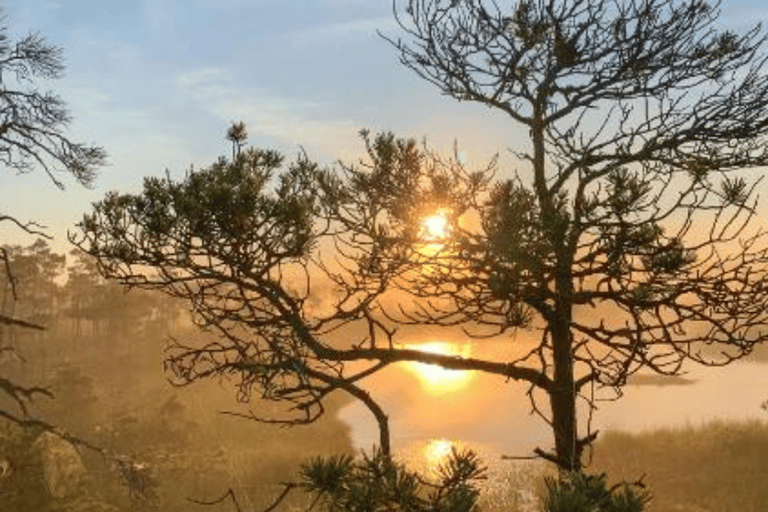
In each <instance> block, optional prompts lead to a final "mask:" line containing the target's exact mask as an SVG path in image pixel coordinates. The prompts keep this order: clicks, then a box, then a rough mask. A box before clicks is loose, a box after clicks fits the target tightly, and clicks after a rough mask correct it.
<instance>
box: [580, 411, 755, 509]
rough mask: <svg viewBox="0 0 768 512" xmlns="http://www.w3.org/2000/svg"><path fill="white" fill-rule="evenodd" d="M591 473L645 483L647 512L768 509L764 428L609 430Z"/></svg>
mask: <svg viewBox="0 0 768 512" xmlns="http://www.w3.org/2000/svg"><path fill="white" fill-rule="evenodd" d="M589 471H594V472H602V471H605V472H607V473H608V475H609V478H610V479H611V481H620V480H627V481H633V480H636V479H637V478H638V477H640V476H641V475H643V474H645V475H646V478H645V479H644V481H645V482H646V483H647V484H648V485H649V487H650V488H651V490H652V491H653V494H654V501H653V504H652V506H651V508H650V512H673V511H675V512H683V511H685V512H689V511H690V512H693V511H697V512H735V511H738V512H765V511H768V485H766V484H767V483H768V424H766V423H765V422H761V421H750V422H724V421H717V422H713V423H709V424H706V425H704V426H701V427H686V428H678V429H663V430H658V431H654V432H649V433H644V434H627V433H621V432H608V433H606V434H605V435H603V436H602V437H601V438H600V440H599V441H598V443H597V444H596V446H595V449H594V459H593V464H592V465H591V466H590V468H589Z"/></svg>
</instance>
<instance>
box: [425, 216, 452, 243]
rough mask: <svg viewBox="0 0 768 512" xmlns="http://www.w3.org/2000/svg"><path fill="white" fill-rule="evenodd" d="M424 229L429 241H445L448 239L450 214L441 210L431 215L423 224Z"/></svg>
mask: <svg viewBox="0 0 768 512" xmlns="http://www.w3.org/2000/svg"><path fill="white" fill-rule="evenodd" d="M422 225H423V227H424V232H423V233H424V234H423V236H424V238H425V239H426V240H428V241H436V240H443V239H445V238H447V237H448V234H449V231H450V224H449V222H448V212H446V211H445V210H439V211H438V212H437V213H435V214H433V215H430V216H429V217H427V218H426V219H424V221H423V222H422Z"/></svg>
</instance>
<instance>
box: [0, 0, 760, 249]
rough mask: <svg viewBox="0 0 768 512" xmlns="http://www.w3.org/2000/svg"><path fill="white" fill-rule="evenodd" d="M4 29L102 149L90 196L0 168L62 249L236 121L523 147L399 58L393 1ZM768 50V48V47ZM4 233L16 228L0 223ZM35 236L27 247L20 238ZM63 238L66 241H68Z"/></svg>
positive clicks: (184, 1) (323, 136)
mask: <svg viewBox="0 0 768 512" xmlns="http://www.w3.org/2000/svg"><path fill="white" fill-rule="evenodd" d="M0 5H2V6H4V9H5V15H6V21H5V24H6V25H7V26H8V28H9V33H10V34H11V35H14V36H17V37H18V36H20V35H25V34H26V33H28V32H29V31H30V30H31V31H37V32H40V33H41V34H42V35H44V36H45V37H46V38H47V40H48V41H49V42H50V43H52V44H55V45H57V46H60V47H62V48H63V49H64V51H65V56H66V65H67V71H66V75H65V77H64V78H63V79H61V80H57V81H53V82H50V83H47V84H41V85H40V87H41V88H42V89H53V90H54V91H56V92H58V93H59V94H61V95H62V96H63V97H64V99H65V100H66V101H67V102H68V104H69V106H70V109H71V113H72V115H73V117H74V122H73V124H72V126H71V130H70V133H71V134H72V136H73V138H75V139H77V140H82V141H86V142H92V143H96V144H99V145H101V146H103V147H104V148H105V149H106V150H107V151H108V153H109V161H110V165H109V166H107V167H105V168H104V169H103V170H102V171H101V174H100V177H99V179H98V180H97V184H96V187H95V189H94V190H90V191H89V190H84V189H82V187H79V186H78V185H77V184H75V183H74V182H72V181H69V182H68V183H67V184H68V186H67V190H66V191H65V192H61V191H59V190H58V189H56V188H55V187H54V186H53V184H51V183H50V182H49V181H47V179H45V177H44V176H43V174H42V173H34V174H31V175H26V176H21V177H19V176H13V175H11V173H9V172H0V213H12V214H15V215H16V216H17V217H18V218H19V219H20V220H32V219H35V220H38V221H40V222H41V223H43V224H46V225H48V226H49V227H50V229H49V232H50V233H51V234H52V235H54V236H55V237H56V238H57V240H58V242H59V244H62V243H63V241H64V239H65V234H66V230H67V228H70V227H71V226H72V225H73V224H74V223H75V222H77V221H78V220H79V219H80V217H81V216H82V214H83V212H85V211H87V210H88V208H89V205H90V203H91V202H93V201H96V200H98V199H100V198H101V197H102V196H103V195H104V193H105V192H106V191H108V190H120V191H135V190H138V188H139V187H140V184H141V180H142V178H143V177H144V176H148V175H157V174H161V173H163V172H164V171H165V169H169V170H170V171H171V173H172V174H176V175H179V174H181V173H183V172H184V171H185V170H186V169H187V168H188V167H189V165H190V164H194V165H196V166H201V165H207V164H209V163H211V162H212V161H213V160H215V159H216V157H218V156H219V155H222V154H227V153H228V151H229V146H228V144H227V143H226V141H224V139H223V135H224V132H225V131H226V128H227V127H228V125H229V123H230V121H235V120H243V121H245V122H246V123H247V125H248V129H249V130H248V131H249V134H250V138H249V142H250V143H251V144H252V145H257V146H261V147H271V148H276V149H280V150H282V151H284V152H286V153H287V154H288V155H289V156H291V157H292V156H293V155H295V154H296V152H297V151H298V150H299V148H300V147H304V148H305V149H306V150H307V152H308V154H309V155H310V157H311V158H314V159H316V160H319V161H322V162H331V161H333V160H335V159H337V158H343V159H345V160H351V159H353V158H354V157H355V155H357V154H359V153H360V151H361V150H362V145H361V143H360V140H359V138H358V136H357V132H358V130H359V129H360V128H363V127H366V128H370V129H371V130H372V131H374V132H376V131H381V130H393V131H395V132H396V133H397V134H399V135H403V136H414V137H418V138H421V137H422V136H426V137H427V139H428V141H429V142H430V143H431V145H434V146H435V147H437V148H439V149H441V150H445V151H447V150H448V148H449V147H450V145H451V144H452V142H453V140H454V138H456V139H458V142H459V144H460V145H461V146H462V148H464V149H465V150H466V153H467V155H468V160H469V163H470V164H471V163H473V162H474V163H477V164H480V163H482V162H484V161H485V160H487V159H488V158H489V157H491V156H492V155H493V154H494V153H496V152H498V151H504V148H506V147H510V146H515V145H516V142H515V141H516V139H517V138H518V137H517V134H518V133H519V132H518V131H517V129H516V128H515V127H514V125H513V124H511V123H510V122H508V121H507V120H506V119H505V118H503V117H501V116H500V115H498V114H495V113H493V112H491V111H488V110H484V109H482V108H481V107H479V106H477V105H474V104H468V103H457V102H455V101H453V100H450V99H448V98H444V97H441V96H440V94H439V93H438V91H437V89H436V88H435V87H434V86H432V85H430V84H428V83H426V82H424V81H423V80H421V79H419V78H418V77H417V76H416V75H415V74H414V73H413V72H411V71H409V70H407V69H405V68H404V67H402V66H401V65H400V64H399V62H398V60H397V54H396V52H395V50H394V49H393V48H392V47H391V46H390V45H389V44H388V43H387V42H386V41H384V40H382V39H381V38H380V37H379V36H378V35H377V34H376V30H377V29H379V30H381V31H383V32H385V33H388V34H392V35H394V36H397V35H398V30H397V28H396V26H395V24H394V20H393V17H392V11H391V2H390V0H143V1H141V0H59V1H56V0H5V1H2V2H0ZM721 9H722V12H723V16H722V21H723V23H724V24H725V25H727V26H729V27H731V28H733V29H735V30H744V28H745V27H746V26H748V25H751V24H753V23H756V22H760V21H763V22H766V21H768V5H764V4H763V2H760V1H757V0H755V1H746V0H739V1H735V0H731V1H729V0H725V1H724V2H723V4H722V6H721ZM767 51H768V50H767ZM0 235H3V238H4V241H9V236H10V235H11V233H9V232H8V231H7V230H4V231H0ZM14 241H17V242H19V243H29V242H31V240H26V239H18V240H14ZM59 244H57V245H58V246H59V247H60V248H61V249H66V247H65V246H64V245H59Z"/></svg>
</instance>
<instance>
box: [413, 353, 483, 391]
mask: <svg viewBox="0 0 768 512" xmlns="http://www.w3.org/2000/svg"><path fill="white" fill-rule="evenodd" d="M406 348H409V349H414V350H421V351H423V352H429V353H432V354H443V355H448V356H459V357H469V356H470V355H471V354H472V346H471V344H469V343H462V344H459V343H448V342H443V341H431V342H429V343H419V344H417V345H409V346H407V347H406ZM406 367H407V368H408V370H409V371H411V372H412V373H413V374H414V375H416V376H417V377H418V378H419V383H420V384H421V386H422V388H423V389H424V390H425V391H428V392H430V393H434V394H438V393H450V392H455V391H458V390H460V389H461V388H463V387H464V386H466V385H467V383H469V381H470V380H471V379H472V378H473V377H474V372H470V371H465V370H448V369H446V368H442V367H440V366H437V365H434V364H424V363H416V362H409V363H406Z"/></svg>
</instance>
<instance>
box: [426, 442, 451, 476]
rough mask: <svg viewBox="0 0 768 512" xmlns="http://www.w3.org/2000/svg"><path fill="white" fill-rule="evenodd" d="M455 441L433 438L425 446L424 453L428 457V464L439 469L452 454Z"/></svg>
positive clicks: (434, 468)
mask: <svg viewBox="0 0 768 512" xmlns="http://www.w3.org/2000/svg"><path fill="white" fill-rule="evenodd" d="M452 447H453V443H452V442H450V441H448V440H447V439H432V440H431V441H429V443H428V444H427V445H426V446H425V447H424V450H423V452H422V453H423V454H424V458H425V459H426V463H427V466H428V467H429V468H431V469H433V470H437V468H438V467H440V465H441V464H444V463H445V461H446V459H447V458H448V456H449V455H450V454H451V448H452Z"/></svg>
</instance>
